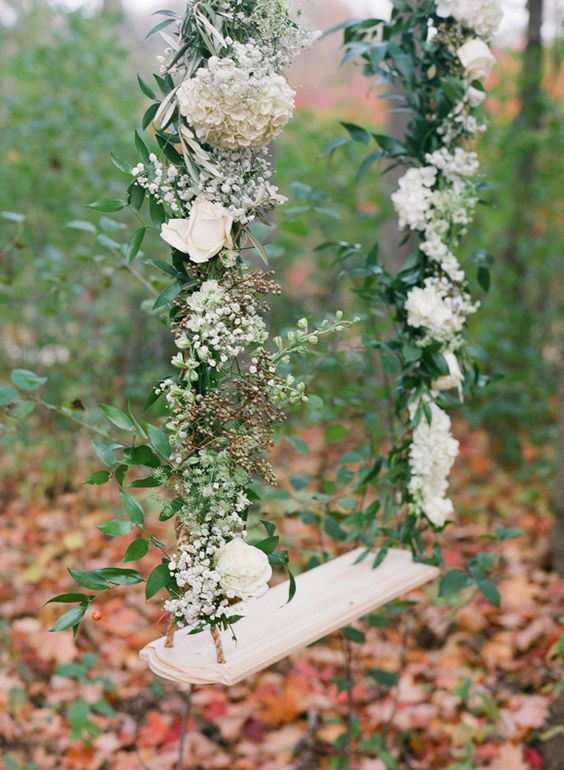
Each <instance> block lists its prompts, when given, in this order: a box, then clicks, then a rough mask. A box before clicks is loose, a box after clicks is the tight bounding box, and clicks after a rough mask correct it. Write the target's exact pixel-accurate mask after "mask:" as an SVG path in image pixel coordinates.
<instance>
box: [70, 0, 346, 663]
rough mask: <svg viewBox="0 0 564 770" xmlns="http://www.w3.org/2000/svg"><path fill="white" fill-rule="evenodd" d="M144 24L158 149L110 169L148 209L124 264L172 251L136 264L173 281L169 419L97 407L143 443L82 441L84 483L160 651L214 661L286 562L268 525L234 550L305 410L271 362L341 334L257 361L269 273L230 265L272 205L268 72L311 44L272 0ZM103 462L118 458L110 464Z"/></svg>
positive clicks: (160, 391) (281, 346)
mask: <svg viewBox="0 0 564 770" xmlns="http://www.w3.org/2000/svg"><path fill="white" fill-rule="evenodd" d="M159 13H160V14H161V15H163V16H164V19H163V20H162V21H161V22H160V23H159V24H158V25H157V26H156V27H155V28H154V29H153V30H152V32H153V33H154V32H158V33H159V34H160V35H161V36H162V37H163V38H164V39H165V41H166V43H167V49H166V51H165V54H164V56H162V57H160V61H161V71H160V73H159V74H157V75H155V81H156V83H157V85H158V87H159V89H160V90H161V92H162V97H157V96H156V95H155V92H154V90H153V88H152V87H151V86H150V85H148V84H147V83H146V82H144V81H143V80H141V79H140V80H139V83H140V87H141V89H142V91H143V92H144V93H145V94H146V95H147V96H148V97H149V98H151V99H152V101H153V103H152V104H151V106H150V107H149V108H148V110H147V112H146V114H145V117H144V119H143V126H144V128H147V127H148V126H149V125H151V124H153V126H154V127H155V138H156V140H157V143H158V146H159V149H158V151H155V152H150V151H149V150H148V148H147V147H146V145H145V143H144V141H143V140H142V139H141V137H140V136H139V134H137V135H136V146H137V150H138V153H139V156H140V162H139V163H137V165H135V167H134V168H133V169H131V166H130V165H129V164H127V163H125V162H123V161H120V159H118V158H115V157H114V162H115V163H116V165H117V166H118V167H119V168H120V169H121V170H122V171H124V172H126V173H129V174H131V175H132V176H133V180H132V182H131V184H130V187H129V191H128V201H127V204H128V205H129V207H130V208H131V209H133V210H134V211H135V212H136V213H137V214H138V212H139V211H140V210H141V208H142V206H143V203H144V200H145V199H147V198H148V200H149V210H150V216H151V221H152V224H151V225H144V226H143V228H141V229H140V230H139V231H137V232H136V233H134V234H133V235H132V237H131V239H130V242H129V244H128V247H127V257H128V260H129V261H131V260H132V259H134V258H135V255H136V253H137V252H138V251H139V248H140V245H141V242H142V240H143V236H144V234H145V231H146V229H147V228H148V227H152V228H153V229H156V230H158V232H159V233H160V236H161V238H162V239H163V240H164V241H165V242H166V243H167V244H168V245H169V246H170V247H171V248H172V263H171V264H168V263H164V262H159V261H157V260H153V261H152V262H153V263H154V265H155V266H156V267H158V268H160V269H162V270H163V271H164V272H165V273H166V274H167V275H170V276H172V277H173V278H174V282H173V283H172V284H171V285H170V286H167V287H166V288H165V289H164V291H163V292H162V293H161V295H160V296H159V297H158V299H157V301H156V303H155V306H154V308H155V310H158V311H159V312H161V313H162V312H163V311H165V310H166V311H168V323H169V326H170V329H171V331H172V334H173V338H174V343H175V347H176V353H175V355H174V357H173V358H172V366H173V368H174V371H175V374H174V375H171V376H170V377H167V378H166V379H165V380H164V381H162V382H161V383H160V384H159V385H158V387H157V388H156V390H155V393H154V394H153V395H152V397H151V399H150V400H151V401H154V400H156V399H157V398H161V397H163V398H164V399H165V401H166V405H167V409H168V413H169V415H170V416H169V418H168V422H167V425H166V430H164V429H162V428H159V427H158V426H148V425H143V424H140V423H139V422H137V421H136V420H135V419H134V418H133V416H132V415H126V414H125V413H123V412H121V410H117V409H115V408H114V407H108V408H106V410H105V411H106V414H107V416H108V417H109V419H110V420H111V421H112V422H113V423H114V425H116V426H117V427H119V428H122V429H133V430H135V431H136V432H137V434H138V435H139V436H141V437H142V438H145V439H147V438H149V443H148V444H144V445H143V446H135V447H131V448H124V447H123V445H121V444H119V443H118V444H115V443H114V444H110V445H103V444H101V443H100V442H98V445H97V453H98V455H99V457H101V459H103V461H104V462H106V464H107V465H110V466H111V467H112V472H107V471H100V472H98V473H97V474H95V475H94V476H93V477H92V479H91V480H90V483H96V484H99V483H106V481H108V480H109V479H110V478H111V477H114V478H115V479H116V480H117V481H118V483H119V485H120V494H121V496H122V500H123V502H124V507H125V510H126V513H127V514H128V516H129V518H130V519H131V521H130V522H123V521H122V520H117V522H109V525H108V526H106V527H105V528H104V529H103V531H104V532H107V533H108V534H124V533H126V532H129V531H131V529H132V528H133V527H135V526H137V527H139V528H140V529H141V530H142V534H143V537H142V538H140V539H139V540H138V541H135V542H134V543H133V544H131V545H130V548H129V549H128V552H127V554H126V557H124V560H125V561H128V560H130V561H131V560H134V559H138V558H141V557H142V556H144V555H145V553H146V552H147V548H148V547H149V546H150V545H155V546H156V547H157V548H159V549H160V550H161V551H162V552H163V554H164V558H163V560H162V563H161V564H159V565H158V566H157V567H156V569H155V570H154V571H153V573H152V574H151V576H150V577H149V579H148V581H147V591H146V593H147V597H151V596H153V595H155V594H156V593H157V592H158V591H160V590H161V589H163V588H165V589H166V590H167V591H168V598H167V600H166V601H165V608H166V609H167V610H168V612H169V613H170V614H171V617H172V621H171V623H170V626H169V632H168V643H169V644H170V645H172V643H173V632H174V629H175V626H176V625H178V626H181V627H184V628H185V629H186V630H187V631H188V632H198V631H202V630H204V629H205V628H208V627H209V628H211V630H212V634H213V635H214V640H215V642H216V648H217V652H218V659H219V660H220V661H221V660H222V659H223V658H222V655H223V653H222V650H221V642H220V639H219V635H218V633H217V629H218V627H219V628H222V629H227V628H229V627H230V626H231V625H232V624H233V623H234V622H235V621H236V620H237V619H238V617H239V614H238V613H239V612H240V608H238V610H237V611H236V612H235V611H233V610H232V607H233V605H235V604H237V603H238V602H240V601H241V600H246V599H250V598H253V597H260V596H262V595H263V594H264V593H265V592H266V591H267V590H268V581H269V580H270V578H271V575H272V568H271V564H278V565H287V562H288V556H287V553H286V552H283V551H282V552H276V553H275V552H274V551H275V549H276V546H277V542H278V538H277V537H276V536H275V534H274V533H275V527H274V525H273V524H271V523H266V524H265V526H266V528H267V533H268V537H267V538H265V539H264V540H263V541H261V542H259V543H257V544H256V545H249V544H247V543H246V541H245V539H246V536H247V516H248V512H249V508H250V505H251V500H252V499H256V496H254V497H253V495H254V493H253V492H252V490H251V489H250V485H251V482H252V480H253V478H261V479H263V480H264V481H266V482H267V483H270V484H274V483H275V476H274V473H273V470H272V468H271V466H270V464H269V462H268V460H267V457H266V455H267V452H268V450H269V449H270V448H271V446H272V444H273V430H274V428H275V425H276V424H278V423H280V422H282V421H283V420H284V419H285V413H284V409H285V407H287V406H288V405H291V404H295V403H299V402H302V401H304V400H307V396H306V395H305V385H304V384H303V383H298V382H296V381H295V378H294V377H293V376H292V375H291V374H287V373H286V370H287V366H288V364H289V362H290V358H291V356H292V355H293V354H296V353H300V352H303V351H304V350H306V348H307V347H308V346H310V345H315V344H316V343H317V341H318V338H319V336H320V335H323V334H327V333H330V332H333V331H338V330H341V329H342V328H343V326H344V322H343V321H342V316H341V314H340V313H337V316H336V319H335V320H334V321H332V322H330V321H328V320H326V321H323V322H322V323H321V324H320V325H318V326H317V327H316V328H313V329H312V328H310V327H309V326H308V322H307V321H306V320H305V319H304V320H302V321H300V322H299V324H298V328H297V329H296V330H295V331H291V332H289V333H288V335H287V338H286V339H285V340H283V339H282V338H279V337H277V338H275V339H274V341H273V346H270V347H271V349H270V350H269V349H268V347H267V342H268V339H269V333H268V331H267V328H266V325H265V322H264V317H263V316H264V313H265V311H266V310H267V309H268V308H267V304H266V298H267V297H268V296H269V295H275V294H279V293H280V288H279V287H278V286H277V285H276V283H274V281H273V280H272V274H271V273H269V272H265V271H263V270H260V269H257V268H255V267H252V266H250V265H249V264H248V263H246V262H245V260H244V259H243V256H242V255H243V252H244V250H245V249H254V250H255V251H257V252H258V253H259V255H260V256H262V257H264V258H266V254H265V252H264V249H263V247H262V245H261V243H260V241H259V240H258V239H257V237H256V236H255V235H254V234H253V232H252V229H251V225H252V223H253V222H254V221H255V220H259V221H262V222H266V221H267V220H266V214H267V213H268V212H269V211H270V210H271V209H273V208H274V207H275V206H277V205H279V204H281V203H283V202H284V200H285V199H284V198H283V197H282V196H281V195H279V193H278V190H277V188H276V186H275V185H274V184H273V183H272V168H271V164H270V160H269V154H268V147H267V146H268V144H269V143H270V142H271V141H272V139H274V138H275V137H276V136H277V135H278V134H279V133H280V132H281V130H282V129H283V127H284V125H285V124H286V123H287V121H288V120H289V118H290V117H291V115H292V112H293V109H294V91H293V89H292V88H291V87H290V86H289V84H288V82H287V81H286V78H285V77H284V75H283V74H282V72H283V69H284V68H285V67H286V66H287V65H288V64H290V63H291V62H292V61H293V59H294V58H295V57H296V56H297V55H298V54H299V53H300V51H302V50H303V49H305V48H307V47H309V46H310V45H311V44H312V43H313V41H314V40H315V38H316V34H315V33H311V32H309V31H307V30H306V29H305V28H304V27H302V26H300V25H299V24H298V23H296V22H295V21H293V20H292V19H291V18H290V15H289V9H288V6H287V3H286V2H285V1H284V0H210V1H209V2H205V3H204V2H203V0H188V2H187V7H186V12H185V14H184V16H183V17H178V16H177V15H176V14H175V13H174V12H172V11H160V12H159ZM167 28H168V31H166V32H165V29H167ZM171 29H172V32H170V30H171ZM118 204H120V202H119V201H117V202H116V201H115V200H114V199H102V201H99V202H97V203H95V204H92V208H94V209H96V210H100V211H116V210H119V208H122V207H124V206H125V205H126V203H125V202H123V205H118ZM272 347H273V349H272ZM281 367H282V368H283V370H284V374H282V373H281ZM147 434H148V435H147ZM116 451H122V456H121V457H120V459H119V460H117V459H116V458H115V452H116ZM163 459H164V460H165V462H164V463H163V462H162V461H163ZM134 465H147V466H149V467H150V468H152V469H153V470H152V475H151V476H150V477H148V478H147V479H141V480H138V482H137V483H134V485H135V486H148V487H153V486H159V485H163V486H164V487H165V488H168V489H172V490H173V491H174V494H175V496H174V498H173V499H169V498H167V499H164V500H163V510H162V513H161V516H160V518H161V520H168V519H172V518H174V519H175V522H176V533H177V547H176V551H175V552H174V553H173V554H172V555H169V553H168V551H167V549H166V547H165V545H164V544H163V543H161V542H160V541H158V540H157V539H156V538H154V537H150V538H149V537H147V533H146V530H145V525H144V516H143V509H142V506H141V505H140V503H139V501H138V500H136V498H134V497H132V496H131V495H129V494H128V493H127V492H125V491H124V489H123V482H124V477H125V473H126V472H127V470H128V468H129V467H130V466H134ZM124 525H127V526H124ZM71 572H72V574H73V576H74V577H75V579H76V580H77V581H78V582H79V583H80V584H81V585H83V586H85V587H87V588H90V589H93V590H97V589H99V590H102V591H103V590H106V589H107V588H109V587H111V585H115V584H124V583H127V584H131V583H135V582H140V581H141V580H142V577H141V575H140V574H139V573H137V572H136V571H135V570H124V569H113V568H106V569H103V570H94V571H88V572H82V571H71ZM69 596H73V597H74V598H75V599H78V600H79V601H80V605H79V607H77V608H74V609H73V610H70V611H69V612H68V613H66V614H65V615H64V616H63V617H62V618H61V619H60V620H59V622H58V623H57V624H56V625H55V630H61V629H63V628H68V627H71V626H72V627H74V628H75V629H76V628H77V626H78V623H79V622H80V619H81V618H82V617H83V616H84V613H85V610H86V609H87V607H89V606H90V605H91V603H92V602H93V601H94V600H95V598H96V595H92V594H84V595H82V598H81V597H80V595H76V594H73V595H64V596H63V597H57V598H56V599H55V600H56V601H63V602H65V601H71V599H69V598H68V597H69Z"/></svg>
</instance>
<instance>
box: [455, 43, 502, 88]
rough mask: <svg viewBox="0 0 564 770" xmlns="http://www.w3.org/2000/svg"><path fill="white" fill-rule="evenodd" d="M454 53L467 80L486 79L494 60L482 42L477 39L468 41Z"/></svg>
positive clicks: (487, 47)
mask: <svg viewBox="0 0 564 770" xmlns="http://www.w3.org/2000/svg"><path fill="white" fill-rule="evenodd" d="M456 53H457V55H458V58H459V59H460V63H461V64H462V66H463V67H464V71H465V75H466V78H467V79H468V80H470V81H472V80H482V81H484V80H487V79H488V77H489V74H490V72H491V71H492V69H493V67H494V65H495V62H496V58H495V56H494V55H493V53H492V52H491V50H490V48H489V46H487V45H486V43H484V41H483V40H480V38H479V37H476V38H474V39H473V40H469V41H468V42H467V43H464V45H462V46H460V48H459V49H458V51H457V52H456Z"/></svg>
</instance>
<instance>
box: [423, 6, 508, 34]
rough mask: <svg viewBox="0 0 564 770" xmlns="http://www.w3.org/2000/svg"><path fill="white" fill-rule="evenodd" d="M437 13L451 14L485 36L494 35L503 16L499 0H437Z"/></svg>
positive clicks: (444, 16) (444, 15)
mask: <svg viewBox="0 0 564 770" xmlns="http://www.w3.org/2000/svg"><path fill="white" fill-rule="evenodd" d="M437 13H438V15H439V16H441V17H443V18H446V17H448V16H452V17H453V18H455V19H456V20H457V21H459V22H460V23H461V24H464V26H465V27H468V28H469V29H472V30H474V32H475V33H476V34H477V35H481V36H482V37H486V38H490V37H492V36H493V35H495V33H496V32H497V31H498V29H499V25H500V23H501V20H502V18H503V11H502V9H501V3H500V0H439V3H438V5H437Z"/></svg>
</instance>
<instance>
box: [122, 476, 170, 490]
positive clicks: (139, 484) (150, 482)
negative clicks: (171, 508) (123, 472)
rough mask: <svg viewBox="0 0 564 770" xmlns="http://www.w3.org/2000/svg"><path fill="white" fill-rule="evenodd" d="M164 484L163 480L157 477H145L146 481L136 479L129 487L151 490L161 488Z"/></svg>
mask: <svg viewBox="0 0 564 770" xmlns="http://www.w3.org/2000/svg"><path fill="white" fill-rule="evenodd" d="M162 483H163V482H162V481H161V479H158V478H157V477H156V476H145V478H144V479H135V481H132V482H131V484H128V485H127V486H128V488H129V489H151V488H152V487H160V486H161V485H162Z"/></svg>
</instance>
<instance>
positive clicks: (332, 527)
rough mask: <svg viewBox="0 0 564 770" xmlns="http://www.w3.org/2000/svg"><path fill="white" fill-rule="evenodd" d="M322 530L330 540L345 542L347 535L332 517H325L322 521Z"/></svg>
mask: <svg viewBox="0 0 564 770" xmlns="http://www.w3.org/2000/svg"><path fill="white" fill-rule="evenodd" d="M323 529H324V530H325V532H326V533H327V534H328V535H329V537H330V538H331V539H332V540H345V539H346V537H347V533H346V532H345V530H344V529H342V528H341V525H340V524H339V522H338V521H337V519H335V517H334V516H326V517H325V519H324V521H323Z"/></svg>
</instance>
